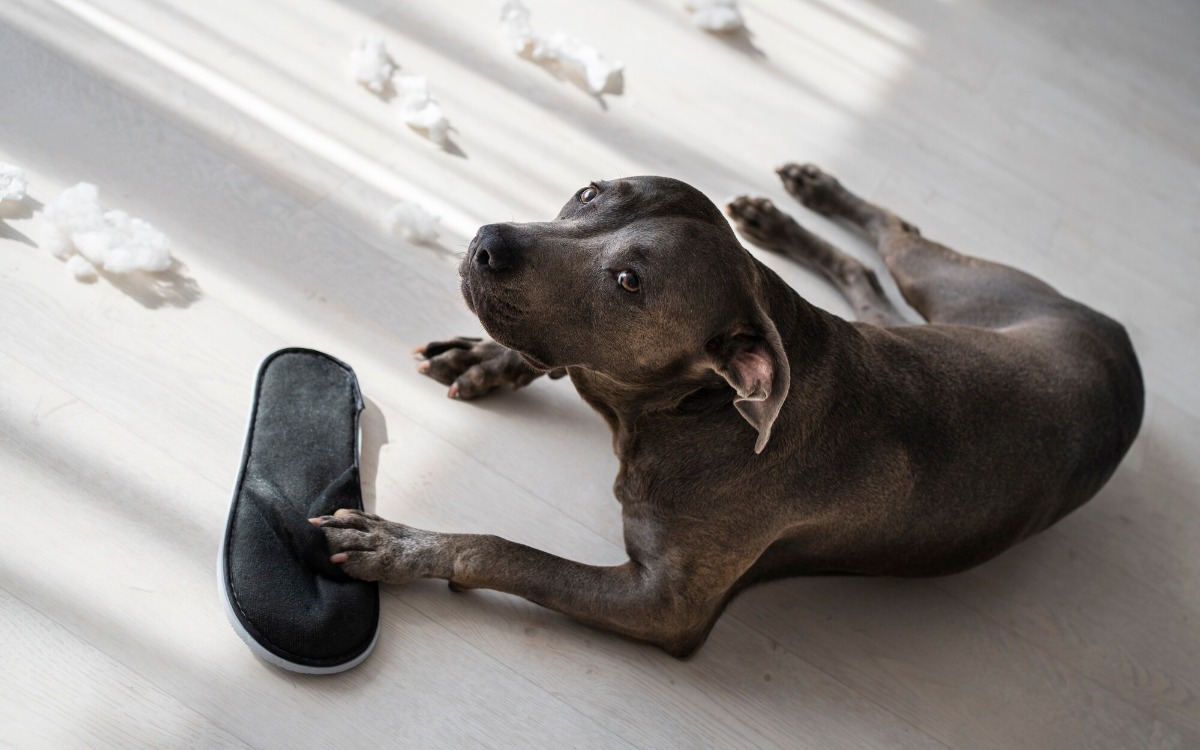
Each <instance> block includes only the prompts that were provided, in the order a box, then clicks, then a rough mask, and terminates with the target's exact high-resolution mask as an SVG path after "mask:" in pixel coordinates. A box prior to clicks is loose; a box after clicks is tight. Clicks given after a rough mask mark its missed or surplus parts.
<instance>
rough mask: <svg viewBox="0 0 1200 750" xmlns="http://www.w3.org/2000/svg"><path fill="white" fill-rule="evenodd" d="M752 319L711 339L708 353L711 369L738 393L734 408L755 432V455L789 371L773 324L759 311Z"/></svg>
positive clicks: (767, 434) (788, 384)
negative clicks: (756, 431) (710, 358)
mask: <svg viewBox="0 0 1200 750" xmlns="http://www.w3.org/2000/svg"><path fill="white" fill-rule="evenodd" d="M755 317H756V319H755V321H754V323H753V324H751V325H745V324H740V325H737V326H734V327H733V328H732V329H731V330H730V331H728V332H727V333H726V334H724V335H722V336H719V337H717V338H716V339H715V340H713V342H711V343H710V354H711V355H712V358H713V360H712V361H713V369H714V370H716V372H717V374H719V375H720V376H721V377H723V378H725V380H726V381H727V382H728V383H729V385H730V386H732V387H733V390H734V391H736V392H737V398H736V399H734V401H733V405H734V406H735V407H737V410H738V411H739V412H741V415H742V416H743V417H745V419H746V421H747V422H749V423H750V424H751V425H753V426H754V429H756V430H758V440H757V441H756V442H755V443H754V452H755V453H762V452H763V448H766V447H767V441H768V440H769V439H770V438H771V428H772V427H773V426H774V425H775V419H776V417H778V416H779V411H780V409H782V408H783V402H784V400H786V399H787V395H788V389H789V388H791V385H792V368H791V366H790V365H789V364H788V359H787V354H786V353H784V350H783V341H782V340H781V339H780V338H779V330H778V329H776V328H775V323H774V322H772V320H771V319H770V318H769V317H767V316H766V315H765V314H763V313H762V312H761V311H759V312H758V314H757V315H756V316H755Z"/></svg>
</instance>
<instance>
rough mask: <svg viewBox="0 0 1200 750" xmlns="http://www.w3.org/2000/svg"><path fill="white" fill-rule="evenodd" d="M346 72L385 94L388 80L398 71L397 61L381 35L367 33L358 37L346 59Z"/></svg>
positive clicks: (367, 86)
mask: <svg viewBox="0 0 1200 750" xmlns="http://www.w3.org/2000/svg"><path fill="white" fill-rule="evenodd" d="M346 72H347V73H349V74H350V78H352V79H353V80H355V81H356V82H358V83H360V84H362V85H363V86H365V87H366V88H367V89H368V90H370V91H373V92H375V93H376V94H383V93H384V91H386V89H387V85H388V81H390V80H392V74H393V73H395V72H396V63H395V62H394V61H393V60H392V56H391V55H389V54H388V51H387V46H386V45H385V44H384V43H383V39H382V38H381V37H378V36H375V35H373V34H366V35H363V36H360V37H359V38H358V42H357V43H356V44H355V45H354V49H352V50H350V56H349V57H348V58H347V59H346Z"/></svg>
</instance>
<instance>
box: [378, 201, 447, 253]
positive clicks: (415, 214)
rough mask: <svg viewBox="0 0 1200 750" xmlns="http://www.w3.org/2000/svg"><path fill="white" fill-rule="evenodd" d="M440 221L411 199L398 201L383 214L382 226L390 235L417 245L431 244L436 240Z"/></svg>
mask: <svg viewBox="0 0 1200 750" xmlns="http://www.w3.org/2000/svg"><path fill="white" fill-rule="evenodd" d="M440 221H441V219H440V218H438V217H437V216H434V215H433V214H431V213H429V212H428V211H426V210H425V209H424V208H423V207H421V205H420V204H417V203H413V202H412V201H400V202H399V203H397V204H396V205H394V206H392V207H391V208H389V209H388V210H387V213H385V214H384V215H383V226H384V227H385V228H386V229H387V230H388V231H389V232H391V233H392V235H394V236H396V237H399V238H402V239H406V240H408V241H409V242H415V243H417V244H419V245H432V244H433V243H434V242H436V241H437V238H438V223H439V222H440Z"/></svg>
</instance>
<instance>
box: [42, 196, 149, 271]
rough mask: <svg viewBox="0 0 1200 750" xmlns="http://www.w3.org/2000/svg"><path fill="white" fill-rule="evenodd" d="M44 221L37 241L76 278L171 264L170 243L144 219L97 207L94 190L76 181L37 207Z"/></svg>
mask: <svg viewBox="0 0 1200 750" xmlns="http://www.w3.org/2000/svg"><path fill="white" fill-rule="evenodd" d="M42 215H43V217H44V218H45V220H46V225H45V229H44V233H43V237H42V246H43V247H45V248H46V249H47V250H49V251H50V252H52V253H54V254H55V255H57V256H58V257H59V258H63V259H64V260H66V261H67V268H68V270H70V271H71V273H73V274H74V275H75V277H76V278H77V279H80V280H81V281H85V280H88V279H91V278H95V276H96V274H97V270H98V269H103V270H104V271H105V272H107V273H115V274H127V273H132V272H134V271H149V272H152V273H153V272H157V271H165V270H167V268H169V267H170V266H171V263H172V259H171V251H170V246H171V242H170V240H168V239H167V236H166V235H165V234H163V233H162V232H160V231H158V230H157V229H155V228H154V227H153V226H151V225H150V224H149V223H147V222H145V221H143V220H141V219H135V218H133V217H131V216H130V215H129V214H127V213H125V212H124V211H112V210H110V211H105V210H104V209H103V208H101V207H100V191H99V190H98V189H97V188H96V186H95V185H92V184H91V183H87V182H81V183H79V184H78V185H75V186H74V187H70V188H67V189H66V190H64V191H63V193H62V195H60V196H59V197H58V199H56V200H53V201H51V202H50V203H47V204H46V207H45V208H44V209H42Z"/></svg>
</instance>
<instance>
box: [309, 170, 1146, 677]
mask: <svg viewBox="0 0 1200 750" xmlns="http://www.w3.org/2000/svg"><path fill="white" fill-rule="evenodd" d="M779 174H780V176H781V178H782V179H783V181H784V184H785V186H786V187H787V189H788V190H789V192H791V193H792V194H793V195H794V196H796V197H797V198H799V199H800V200H801V201H802V202H803V203H804V204H805V205H806V206H808V207H809V208H811V209H814V210H816V211H818V212H820V213H822V214H825V215H828V216H832V217H836V218H837V219H841V220H844V221H846V222H848V223H849V224H851V225H853V226H855V227H857V228H858V229H861V230H863V231H864V232H865V233H866V234H867V235H868V236H869V237H870V238H871V239H873V240H874V242H875V245H876V247H877V248H878V251H879V252H880V253H881V254H882V256H883V259H884V261H885V262H886V264H887V266H888V268H889V270H890V271H891V273H892V275H893V276H894V278H895V280H896V282H897V284H898V286H899V288H900V291H901V292H902V293H903V295H904V297H905V299H907V300H908V301H909V303H910V304H911V305H912V306H913V308H915V309H916V310H917V311H918V312H919V313H920V314H921V315H923V316H924V317H925V318H926V319H927V320H928V321H929V324H928V325H910V324H906V323H904V321H903V319H902V318H901V316H900V315H899V313H898V312H897V311H896V310H895V309H894V308H893V307H892V306H891V304H890V303H889V302H888V301H887V299H886V298H885V297H884V295H883V293H882V292H881V290H880V287H879V284H878V280H877V279H876V278H875V276H874V275H873V274H872V273H871V272H870V271H869V270H867V269H866V268H865V267H864V266H863V265H862V264H861V263H859V262H857V261H855V260H853V259H852V258H850V257H849V256H846V255H844V254H842V253H841V252H839V251H838V250H837V249H835V248H833V247H832V246H831V245H829V244H828V243H826V242H824V241H823V240H821V239H819V238H818V237H816V236H815V235H812V234H811V233H809V232H808V231H806V230H805V229H803V228H802V227H801V226H800V225H799V224H797V223H796V222H795V221H794V220H792V219H791V218H790V217H789V216H787V215H786V214H784V213H782V212H780V211H779V210H778V209H776V208H775V207H774V206H772V205H771V203H770V202H769V201H766V200H763V199H750V198H738V199H737V200H735V201H734V202H733V203H731V204H730V205H729V207H728V210H729V213H730V215H731V216H732V218H733V220H734V222H735V223H736V224H737V226H738V229H739V230H740V231H741V232H742V233H743V234H744V235H746V236H747V237H749V238H750V239H751V240H753V241H754V242H755V243H756V244H758V245H760V246H762V247H764V248H766V249H769V250H773V251H777V252H781V253H784V254H786V255H788V256H790V257H792V258H794V259H796V260H798V261H800V262H802V263H804V264H806V265H808V266H809V267H811V268H813V269H814V270H816V271H818V272H820V273H822V274H823V275H825V276H826V277H827V278H828V279H829V280H830V281H832V282H833V283H834V284H835V285H836V286H837V287H838V288H839V289H840V290H841V291H842V292H843V293H844V294H845V296H846V297H847V299H848V300H849V301H850V303H851V304H852V305H853V306H854V308H855V310H856V313H857V314H858V316H859V317H860V319H862V321H864V322H859V323H848V322H846V321H844V320H842V319H841V318H838V317H836V316H834V315H831V314H829V313H827V312H825V311H823V310H820V309H818V308H815V307H813V306H812V305H810V304H809V303H807V302H805V301H804V300H803V299H802V298H801V297H800V296H799V295H798V294H796V292H794V291H793V290H792V289H791V288H790V287H789V286H788V285H787V284H786V283H785V282H783V281H782V280H781V279H780V278H779V277H778V276H776V275H775V274H774V273H773V272H772V271H770V270H769V269H768V268H766V267H765V266H764V265H762V264H761V263H759V262H758V261H757V260H755V259H754V257H753V256H751V255H750V254H749V253H748V252H746V250H745V249H743V248H742V246H741V245H740V244H739V243H738V241H737V239H736V237H735V235H734V233H733V231H732V230H731V229H730V227H729V224H728V223H727V222H726V220H725V218H724V217H723V216H722V215H721V212H720V211H719V210H718V209H717V207H716V206H714V205H713V204H712V203H711V202H710V201H709V200H708V199H707V198H705V197H704V195H702V194H701V193H700V192H699V191H697V190H695V189H694V188H692V187H690V186H688V185H686V184H684V183H681V182H678V181H676V180H671V179H667V178H661V177H636V178H631V179H623V180H616V181H613V182H597V183H594V184H593V185H590V186H588V187H587V188H584V189H583V190H581V191H579V192H578V193H577V194H576V195H575V196H574V197H573V198H571V200H570V201H568V202H567V205H566V206H564V207H563V209H562V211H561V212H560V213H559V215H558V217H557V218H556V219H555V220H554V221H551V222H546V223H532V224H492V225H489V226H485V227H483V228H482V229H480V230H479V233H478V234H477V235H476V237H475V239H474V240H473V241H472V243H471V246H470V249H469V251H468V254H467V256H466V258H465V259H464V260H463V262H462V266H461V268H460V274H461V276H462V291H463V296H464V297H465V298H466V301H467V304H468V305H469V306H470V308H471V309H472V310H473V311H474V312H475V313H476V315H478V317H479V319H480V321H481V322H482V323H483V325H484V327H485V328H486V329H487V331H488V333H490V334H491V335H492V336H493V337H494V338H495V340H496V341H497V342H499V344H497V343H493V342H478V341H477V340H471V339H455V340H452V341H446V342H436V343H433V344H430V345H428V346H427V347H425V348H424V349H423V350H422V351H423V353H424V355H425V356H426V357H427V358H428V359H427V361H426V362H423V363H422V364H421V365H420V369H421V370H422V371H423V372H426V373H427V374H429V375H430V376H432V377H434V378H436V379H437V380H439V381H440V382H442V383H445V384H450V385H451V390H450V395H451V396H453V397H457V398H475V397H478V396H482V395H484V394H485V393H487V392H488V391H490V390H492V389H493V388H495V387H497V386H498V385H501V384H505V383H508V384H512V385H514V386H520V385H524V384H526V383H528V382H529V381H531V380H533V379H534V378H536V377H538V375H540V374H542V373H545V372H547V371H549V372H550V373H551V374H552V375H554V374H561V373H562V372H563V370H565V372H566V373H568V374H569V375H570V377H571V380H572V381H573V382H574V384H575V387H576V388H577V389H578V391H579V393H580V395H581V396H583V398H584V399H585V400H586V401H587V402H588V403H589V404H591V405H592V406H593V407H595V409H596V410H597V411H598V412H600V414H601V415H602V416H603V417H604V418H605V420H606V421H607V422H608V424H609V426H610V427H611V428H612V431H613V445H614V448H615V450H616V453H617V456H618V457H619V458H620V462H621V467H620V473H619V474H618V476H617V480H616V484H615V492H616V496H617V498H618V500H620V502H621V505H622V512H623V517H624V528H625V544H626V548H627V550H628V553H629V561H628V562H627V563H625V564H623V565H618V566H614V567H597V566H592V565H585V564H582V563H578V562H572V561H569V560H565V559H562V558H559V557H556V556H554V555H551V554H548V553H545V552H541V551H538V550H536V549H531V548H529V547H526V546H523V545H520V544H516V543H514V542H510V541H507V540H505V539H500V538H498V537H494V536H479V535H468V534H443V533H435V532H429V531H421V530H418V529H413V528H410V527H407V526H403V525H401V524H398V523H393V522H390V521H386V520H384V519H382V518H379V517H377V516H373V515H369V514H365V513H359V512H356V511H339V512H338V514H337V515H336V516H326V517H323V518H321V519H314V523H315V524H316V525H318V526H319V527H321V528H322V529H323V530H324V531H325V533H326V537H327V539H328V541H329V545H330V548H331V550H332V551H333V552H334V553H335V554H334V555H333V558H332V559H333V561H334V562H338V563H341V564H342V565H343V567H344V569H345V570H346V571H347V572H348V573H349V574H351V575H353V576H355V577H358V578H364V579H368V580H379V581H384V582H387V583H404V582H408V581H411V580H413V579H416V578H420V577H436V578H445V579H448V580H449V581H450V582H451V585H452V587H455V588H474V587H480V588H490V589H496V590H499V591H504V592H508V593H511V594H516V595H519V596H523V597H525V598H527V599H530V600H532V601H534V602H537V603H539V604H542V605H544V606H546V607H550V608H552V609H555V610H557V611H559V612H562V613H565V614H567V615H570V616H571V617H574V618H576V619H578V620H582V621H583V622H586V623H590V624H592V625H595V626H597V627H601V628H606V629H608V630H612V631H616V632H618V633H621V634H623V635H625V636H629V637H632V638H636V639H640V640H643V641H649V642H651V643H654V644H657V645H659V646H661V647H662V648H664V649H666V650H667V651H668V652H670V653H672V654H675V655H677V656H685V655H687V654H690V653H692V652H693V651H694V650H695V649H696V648H698V647H699V646H700V645H701V644H702V643H703V642H704V639H705V637H706V636H707V635H708V632H709V630H710V629H711V627H712V625H713V623H714V621H715V620H716V618H717V617H718V616H719V614H720V613H721V610H722V609H723V607H724V606H725V604H726V603H727V602H728V601H729V600H730V599H731V598H732V597H733V596H734V595H735V594H736V593H737V592H738V591H740V590H741V589H743V588H745V587H746V586H748V585H750V584H753V583H757V582H759V581H763V580H767V579H771V578H777V577H780V576H790V575H804V574H831V573H848V574H861V575H897V576H925V575H938V574H944V573H953V572H955V571H959V570H962V569H964V568H968V567H970V566H972V565H976V564H978V563H981V562H983V561H984V560H987V559H988V558H991V557H993V556H995V555H997V554H998V553H1000V552H1001V551H1003V550H1004V549H1006V548H1008V547H1010V546H1011V545H1013V544H1015V543H1016V542H1018V541H1020V540H1021V539H1024V538H1025V537H1027V536H1029V535H1030V534H1033V533H1035V532H1037V531H1040V530H1041V529H1044V528H1046V527H1047V526H1049V525H1050V524H1052V523H1054V522H1055V521H1057V520H1058V519H1060V518H1062V517H1063V516H1064V515H1066V514H1067V513H1069V512H1070V511H1072V510H1074V509H1075V508H1077V507H1078V506H1079V505H1080V504H1082V503H1083V502H1084V501H1086V500H1087V499H1088V498H1090V497H1091V496H1092V495H1094V494H1095V493H1096V492H1097V491H1098V490H1099V489H1100V487H1101V486H1102V485H1103V484H1104V483H1105V481H1106V480H1107V479H1108V478H1109V476H1110V475H1111V474H1112V473H1113V471H1114V470H1115V469H1116V466H1117V464H1118V462H1119V461H1120V460H1121V457H1122V456H1123V455H1124V454H1125V451H1126V450H1127V449H1128V448H1129V445H1130V443H1131V442H1132V441H1133V439H1134V436H1135V434H1136V433H1137V430H1138V426H1139V424H1140V422H1141V417H1142V398H1143V393H1142V378H1141V373H1140V371H1139V368H1138V363H1137V359H1136V357H1135V355H1134V352H1133V349H1132V346H1131V344H1130V341H1129V338H1128V336H1127V335H1126V333H1125V330H1124V329H1123V328H1122V327H1121V326H1120V325H1118V324H1117V323H1115V322H1113V321H1112V320H1110V319H1109V318H1107V317H1105V316H1104V315H1101V314H1099V313H1097V312H1095V311H1094V310H1091V309H1090V308H1088V307H1085V306H1084V305H1081V304H1079V303H1078V302H1074V301H1072V300H1069V299H1066V298H1064V297H1062V296H1061V295H1059V294H1058V293H1057V292H1056V291H1055V290H1054V289H1052V288H1051V287H1049V286H1048V285H1046V284H1044V283H1042V282H1041V281H1039V280H1037V279H1035V278H1033V277H1031V276H1029V275H1027V274H1024V273H1022V272H1020V271H1016V270H1014V269H1011V268H1007V267H1005V266H1002V265H998V264H995V263H989V262H986V261H982V260H978V259H975V258H970V257H967V256H964V255H960V254H958V253H956V252H955V251H953V250H951V249H949V248H947V247H944V246H942V245H939V244H936V243H934V242H931V241H929V240H926V239H924V238H922V237H921V235H920V233H919V232H918V231H917V230H916V229H915V228H914V227H913V226H912V225H910V224H908V223H906V222H904V221H902V220H900V219H899V218H897V217H896V216H894V215H893V214H891V213H890V212H888V211H886V210H884V209H882V208H879V207H877V206H874V205H872V204H869V203H867V202H865V201H863V200H861V199H860V198H858V197H857V196H855V195H853V194H851V193H850V192H849V191H847V190H846V189H845V188H843V187H842V186H841V184H840V183H838V182H837V181H836V180H834V179H833V178H831V177H829V176H828V175H825V174H824V173H822V172H821V171H820V170H819V169H817V168H816V167H813V166H811V165H807V166H803V167H801V166H797V165H788V166H786V167H783V168H781V169H780V170H779Z"/></svg>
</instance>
